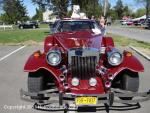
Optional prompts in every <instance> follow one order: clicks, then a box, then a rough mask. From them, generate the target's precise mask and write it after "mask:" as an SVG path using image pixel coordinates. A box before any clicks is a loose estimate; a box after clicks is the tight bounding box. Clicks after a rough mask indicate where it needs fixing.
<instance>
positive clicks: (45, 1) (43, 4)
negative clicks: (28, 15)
mask: <svg viewBox="0 0 150 113" xmlns="http://www.w3.org/2000/svg"><path fill="white" fill-rule="evenodd" d="M31 1H32V3H34V4H36V5H38V6H39V9H42V11H45V10H46V9H47V8H48V7H50V6H52V5H51V0H31Z"/></svg>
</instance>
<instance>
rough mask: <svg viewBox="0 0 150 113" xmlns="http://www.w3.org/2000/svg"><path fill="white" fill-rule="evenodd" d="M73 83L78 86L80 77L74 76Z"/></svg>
mask: <svg viewBox="0 0 150 113" xmlns="http://www.w3.org/2000/svg"><path fill="white" fill-rule="evenodd" d="M71 84H72V85H73V86H78V85H79V79H78V78H73V79H72V81H71Z"/></svg>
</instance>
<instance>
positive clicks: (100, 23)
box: [99, 16, 106, 35]
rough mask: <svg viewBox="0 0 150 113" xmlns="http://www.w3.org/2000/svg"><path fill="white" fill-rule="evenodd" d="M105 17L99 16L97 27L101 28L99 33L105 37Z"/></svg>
mask: <svg viewBox="0 0 150 113" xmlns="http://www.w3.org/2000/svg"><path fill="white" fill-rule="evenodd" d="M105 23H106V21H105V17H104V16H101V17H100V18H99V25H100V28H101V32H102V35H106V27H105Z"/></svg>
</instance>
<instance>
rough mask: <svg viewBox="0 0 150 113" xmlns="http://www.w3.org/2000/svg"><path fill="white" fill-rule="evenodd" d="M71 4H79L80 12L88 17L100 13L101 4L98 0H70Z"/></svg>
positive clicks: (97, 15)
mask: <svg viewBox="0 0 150 113" xmlns="http://www.w3.org/2000/svg"><path fill="white" fill-rule="evenodd" d="M72 4H73V5H80V9H81V12H84V13H86V15H87V16H88V17H91V16H92V15H93V16H95V17H96V18H97V17H99V16H100V15H102V5H101V3H100V2H99V0H72Z"/></svg>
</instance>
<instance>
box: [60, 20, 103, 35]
mask: <svg viewBox="0 0 150 113" xmlns="http://www.w3.org/2000/svg"><path fill="white" fill-rule="evenodd" d="M80 30H88V31H93V32H94V33H99V34H100V33H101V30H100V28H99V27H98V25H97V23H96V22H93V21H61V22H60V25H59V27H58V29H57V31H58V32H71V31H80Z"/></svg>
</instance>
